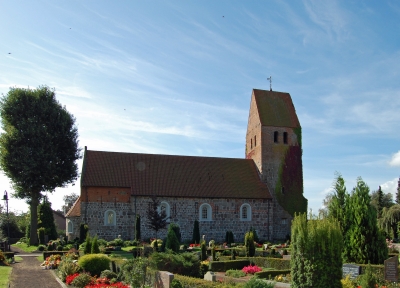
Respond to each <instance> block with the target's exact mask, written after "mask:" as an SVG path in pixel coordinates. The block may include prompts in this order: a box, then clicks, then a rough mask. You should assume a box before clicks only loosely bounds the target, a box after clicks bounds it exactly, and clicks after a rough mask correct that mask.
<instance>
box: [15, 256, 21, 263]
mask: <svg viewBox="0 0 400 288" xmlns="http://www.w3.org/2000/svg"><path fill="white" fill-rule="evenodd" d="M14 260H15V262H21V261H22V257H19V256H15V257H14Z"/></svg>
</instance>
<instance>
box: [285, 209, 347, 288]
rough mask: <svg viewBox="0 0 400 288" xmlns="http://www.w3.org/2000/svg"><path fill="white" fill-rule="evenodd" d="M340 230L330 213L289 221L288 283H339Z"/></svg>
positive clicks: (340, 268) (326, 284)
mask: <svg viewBox="0 0 400 288" xmlns="http://www.w3.org/2000/svg"><path fill="white" fill-rule="evenodd" d="M342 245H343V242H342V232H341V229H340V225H339V222H338V220H337V219H335V218H334V217H328V218H322V219H318V218H317V219H312V220H307V216H306V214H300V215H296V216H295V217H294V219H293V222H292V242H291V245H290V247H291V253H290V254H291V261H290V266H291V275H292V285H291V286H292V287H295V288H298V287H338V288H339V287H342V284H341V282H340V280H341V279H342V255H341V254H342Z"/></svg>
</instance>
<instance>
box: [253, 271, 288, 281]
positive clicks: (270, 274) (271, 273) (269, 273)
mask: <svg viewBox="0 0 400 288" xmlns="http://www.w3.org/2000/svg"><path fill="white" fill-rule="evenodd" d="M286 274H290V269H285V270H266V271H260V272H256V273H254V275H256V276H258V277H260V278H264V279H268V280H269V279H273V278H274V277H275V276H278V275H286Z"/></svg>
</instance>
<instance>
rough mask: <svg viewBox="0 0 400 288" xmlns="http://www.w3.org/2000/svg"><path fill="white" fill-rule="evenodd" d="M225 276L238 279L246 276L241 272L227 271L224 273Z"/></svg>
mask: <svg viewBox="0 0 400 288" xmlns="http://www.w3.org/2000/svg"><path fill="white" fill-rule="evenodd" d="M225 276H229V277H233V278H240V277H244V276H246V273H245V272H243V271H242V270H234V269H229V270H227V271H226V272H225Z"/></svg>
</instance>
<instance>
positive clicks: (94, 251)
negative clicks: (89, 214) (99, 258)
mask: <svg viewBox="0 0 400 288" xmlns="http://www.w3.org/2000/svg"><path fill="white" fill-rule="evenodd" d="M90 253H92V254H98V253H100V249H99V244H98V242H97V235H96V236H94V238H93V241H92V246H91V247H90Z"/></svg>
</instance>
